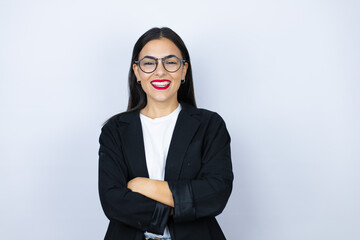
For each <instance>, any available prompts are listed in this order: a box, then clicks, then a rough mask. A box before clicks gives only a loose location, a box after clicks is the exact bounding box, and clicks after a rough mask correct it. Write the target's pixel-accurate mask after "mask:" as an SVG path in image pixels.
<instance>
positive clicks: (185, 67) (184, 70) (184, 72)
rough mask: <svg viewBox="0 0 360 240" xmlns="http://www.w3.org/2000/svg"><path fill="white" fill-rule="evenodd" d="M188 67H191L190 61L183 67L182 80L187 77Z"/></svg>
mask: <svg viewBox="0 0 360 240" xmlns="http://www.w3.org/2000/svg"><path fill="white" fill-rule="evenodd" d="M188 67H189V65H188V63H187V62H185V63H184V66H183V67H182V70H181V79H180V80H182V79H185V76H186V72H187V69H188Z"/></svg>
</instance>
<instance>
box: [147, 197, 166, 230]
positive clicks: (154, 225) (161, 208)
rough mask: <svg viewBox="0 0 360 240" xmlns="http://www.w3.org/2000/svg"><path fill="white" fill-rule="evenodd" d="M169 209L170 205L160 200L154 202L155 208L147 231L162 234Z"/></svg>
mask: <svg viewBox="0 0 360 240" xmlns="http://www.w3.org/2000/svg"><path fill="white" fill-rule="evenodd" d="M170 211H171V207H169V206H167V205H165V204H162V203H160V202H156V205H155V210H154V213H153V215H152V218H151V222H150V224H149V227H148V229H147V231H148V232H151V233H155V234H160V235H161V234H164V231H165V227H166V223H167V221H168V219H169V216H170Z"/></svg>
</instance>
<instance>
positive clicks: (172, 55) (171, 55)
mask: <svg viewBox="0 0 360 240" xmlns="http://www.w3.org/2000/svg"><path fill="white" fill-rule="evenodd" d="M146 57H149V58H156V57H154V56H150V55H146V56H144V57H143V58H146ZM166 57H178V56H176V55H174V54H170V55H167V56H165V57H163V58H166Z"/></svg>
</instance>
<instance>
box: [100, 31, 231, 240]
mask: <svg viewBox="0 0 360 240" xmlns="http://www.w3.org/2000/svg"><path fill="white" fill-rule="evenodd" d="M129 87H130V98H129V104H128V110H127V111H126V112H124V113H120V114H117V115H115V116H113V117H111V118H110V119H109V120H108V121H107V122H106V123H105V124H104V126H103V127H102V129H101V134H100V138H99V142H100V149H99V194H100V200H101V204H102V207H103V210H104V212H105V214H106V216H107V217H108V218H109V220H110V223H109V227H108V230H107V233H106V236H105V239H106V240H123V239H124V240H132V239H134V240H143V239H172V240H205V239H214V240H221V239H225V237H224V234H223V233H222V231H221V229H220V227H219V225H218V223H217V221H216V219H215V216H216V215H218V214H220V213H221V212H222V211H223V209H224V207H225V205H226V203H227V200H228V198H229V196H230V193H231V190H232V182H233V172H232V165H231V156H230V136H229V134H228V131H227V129H226V126H225V123H224V121H223V119H222V118H221V117H220V116H219V115H218V114H217V113H215V112H212V111H208V110H205V109H199V108H197V107H196V104H195V98H194V89H193V81H192V73H191V63H190V57H189V53H188V51H187V49H186V47H185V44H184V42H183V41H182V40H181V38H180V37H179V36H178V35H177V34H176V33H175V32H174V31H172V30H171V29H169V28H153V29H150V30H149V31H147V32H146V33H144V34H143V35H142V36H141V37H140V38H139V40H138V41H137V42H136V44H135V46H134V50H133V55H132V60H131V66H130V72H129Z"/></svg>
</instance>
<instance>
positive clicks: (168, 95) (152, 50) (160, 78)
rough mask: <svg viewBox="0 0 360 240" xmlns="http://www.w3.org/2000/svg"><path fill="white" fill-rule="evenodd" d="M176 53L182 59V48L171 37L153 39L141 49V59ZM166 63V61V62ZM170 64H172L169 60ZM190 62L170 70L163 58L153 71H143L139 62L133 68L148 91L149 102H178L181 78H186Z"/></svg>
mask: <svg viewBox="0 0 360 240" xmlns="http://www.w3.org/2000/svg"><path fill="white" fill-rule="evenodd" d="M169 55H174V56H176V57H178V58H180V59H182V55H181V52H180V49H179V48H178V47H177V46H176V45H175V44H174V43H173V42H172V41H171V40H169V39H167V38H161V39H156V40H151V41H149V42H148V43H147V44H145V46H144V47H143V49H142V50H141V51H140V54H139V58H138V59H139V60H140V59H142V58H143V57H145V56H150V57H154V58H163V57H166V56H169ZM165 63H166V62H165ZM169 64H172V63H171V62H169ZM187 68H188V64H187V63H186V62H185V63H182V64H181V67H180V69H179V70H177V71H176V72H168V71H167V70H165V69H164V66H163V64H162V62H161V59H159V60H158V65H157V68H156V70H155V71H154V72H152V73H145V72H143V71H142V70H141V69H140V67H139V66H138V65H137V64H134V65H133V70H134V73H135V76H136V78H137V80H138V81H140V82H141V87H142V89H143V90H144V92H145V93H146V96H147V102H148V104H153V103H160V102H161V103H168V104H173V103H175V102H177V92H178V89H179V88H180V85H181V80H183V79H185V75H186V71H187Z"/></svg>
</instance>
